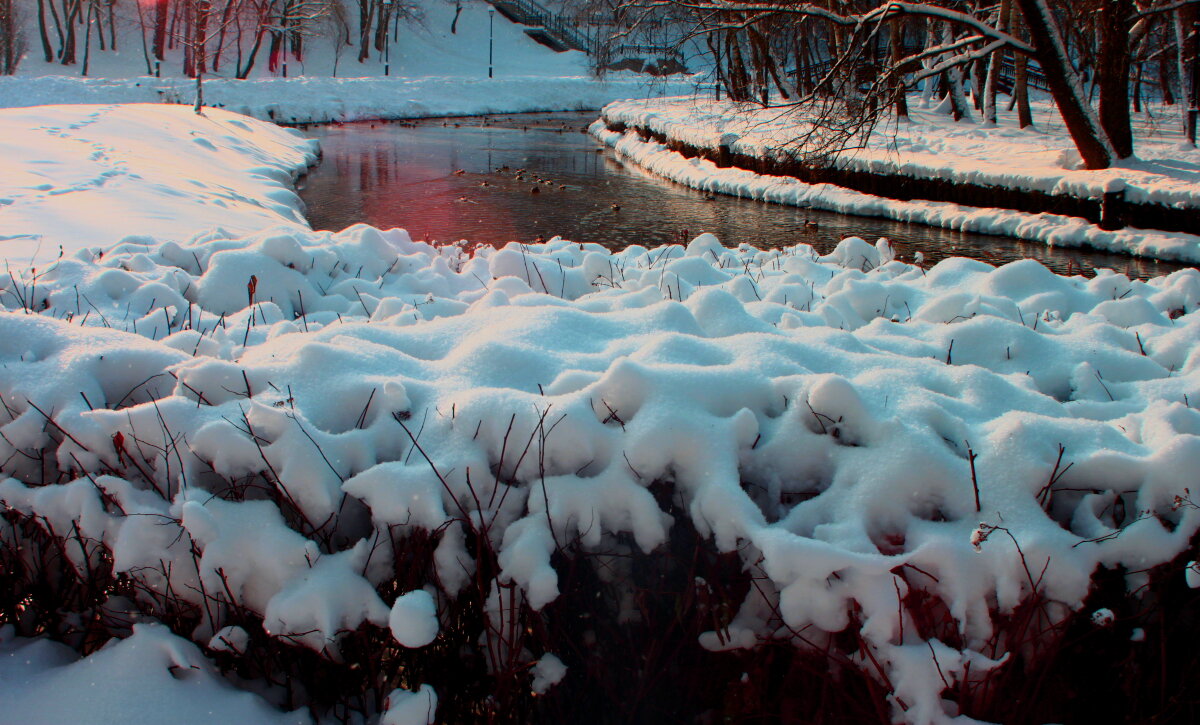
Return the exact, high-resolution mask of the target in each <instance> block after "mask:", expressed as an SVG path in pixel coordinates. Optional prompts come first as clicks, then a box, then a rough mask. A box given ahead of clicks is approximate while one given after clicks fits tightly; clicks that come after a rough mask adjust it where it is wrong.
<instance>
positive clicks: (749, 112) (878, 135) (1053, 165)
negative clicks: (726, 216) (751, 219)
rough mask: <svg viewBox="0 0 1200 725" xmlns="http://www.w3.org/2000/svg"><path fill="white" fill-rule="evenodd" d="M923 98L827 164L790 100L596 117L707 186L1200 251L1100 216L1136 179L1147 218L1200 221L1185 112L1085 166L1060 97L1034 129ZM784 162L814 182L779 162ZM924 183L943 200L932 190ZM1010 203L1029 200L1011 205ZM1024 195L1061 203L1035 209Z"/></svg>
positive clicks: (1086, 240)
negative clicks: (808, 150)
mask: <svg viewBox="0 0 1200 725" xmlns="http://www.w3.org/2000/svg"><path fill="white" fill-rule="evenodd" d="M911 107H912V109H913V110H912V113H911V120H910V121H907V122H904V123H900V124H895V123H893V124H889V125H886V126H884V127H880V128H878V129H876V130H875V131H874V132H873V134H872V135H871V137H870V139H869V140H868V141H867V143H866V144H865V146H864V147H863V148H857V149H851V150H848V151H847V152H845V153H843V154H840V155H838V156H837V157H836V159H835V161H834V162H833V163H832V164H828V165H826V166H821V165H815V166H814V165H811V164H810V165H808V166H804V165H801V164H797V163H796V162H795V160H794V159H792V158H790V157H789V156H788V155H787V153H786V152H787V149H788V144H789V142H794V140H795V139H796V138H797V136H798V135H799V134H801V133H802V132H803V130H804V126H803V123H802V122H800V121H797V120H796V118H795V117H794V116H791V115H787V114H782V113H781V112H780V110H778V109H771V110H764V109H756V108H745V107H740V106H734V105H732V104H728V103H717V102H712V101H699V100H697V99H695V98H674V99H658V100H647V101H626V102H617V103H614V104H610V105H609V106H606V107H605V108H604V110H603V111H602V118H601V121H600V122H597V123H596V124H593V126H592V129H591V130H592V133H593V134H595V135H596V136H597V137H598V138H600V139H601V140H602V141H603V142H604V143H606V144H608V145H609V146H612V147H613V148H614V149H615V150H616V151H617V152H618V153H620V154H622V155H623V156H626V157H628V158H630V159H631V160H633V161H635V162H637V163H639V164H641V165H642V166H645V167H646V168H648V169H650V170H651V171H654V172H655V173H657V174H659V175H662V176H665V177H667V178H670V179H672V180H674V181H677V182H680V183H684V184H687V185H689V186H692V187H694V188H698V189H703V190H706V191H711V192H718V193H725V194H733V195H736V196H745V197H750V198H756V199H761V200H764V201H771V202H775V203H783V204H791V205H794V206H801V207H812V208H817V209H825V210H829V211H837V212H841V213H847V214H861V215H867V216H880V217H885V218H890V219H895V220H898V221H911V222H917V223H922V224H929V225H931V226H940V227H944V228H950V229H960V230H963V231H972V232H980V233H987V234H997V235H1002V236H1010V237H1016V238H1020V239H1027V240H1030V241H1039V242H1044V243H1047V244H1054V245H1062V246H1089V247H1093V248H1096V249H1102V250H1105V251H1116V252H1124V253H1128V254H1134V255H1139V256H1147V257H1155V258H1160V259H1170V260H1178V261H1185V262H1197V261H1200V237H1198V236H1196V235H1195V234H1190V233H1185V232H1175V231H1159V230H1156V229H1142V228H1138V227H1135V226H1130V227H1125V228H1121V229H1103V228H1101V226H1100V225H1098V224H1096V223H1094V222H1096V221H1099V204H1100V202H1099V199H1100V198H1102V197H1103V196H1104V195H1105V194H1106V193H1107V192H1112V191H1116V190H1122V191H1123V201H1124V203H1125V207H1126V211H1127V212H1128V215H1129V216H1130V217H1133V218H1134V219H1135V220H1136V221H1139V222H1144V221H1151V222H1153V221H1155V220H1161V221H1162V222H1163V224H1162V226H1165V227H1167V228H1170V227H1172V226H1184V227H1186V226H1187V225H1190V224H1195V222H1194V218H1195V217H1196V215H1195V214H1194V213H1192V211H1191V210H1193V209H1196V210H1200V183H1197V182H1198V180H1200V152H1197V151H1196V150H1195V149H1193V148H1191V147H1190V146H1185V143H1184V141H1183V138H1182V134H1180V133H1179V132H1177V131H1173V130H1172V127H1171V126H1170V124H1171V123H1173V119H1168V118H1160V119H1158V122H1159V124H1160V125H1158V126H1155V127H1151V126H1150V125H1149V124H1148V123H1147V122H1143V123H1140V124H1139V129H1140V133H1139V135H1138V147H1137V148H1138V153H1139V155H1140V158H1139V159H1136V160H1127V161H1124V162H1121V164H1120V165H1118V166H1115V167H1114V168H1112V169H1107V170H1104V171H1085V170H1082V169H1080V168H1078V160H1077V155H1075V154H1074V151H1073V148H1072V146H1071V144H1070V141H1069V139H1068V138H1067V137H1066V135H1065V133H1064V132H1063V131H1062V130H1061V126H1060V124H1061V121H1058V119H1057V117H1056V116H1055V115H1054V114H1053V112H1052V109H1051V108H1050V107H1049V105H1048V104H1038V109H1037V110H1038V114H1037V121H1038V124H1037V126H1036V127H1035V128H1034V129H1027V130H1021V129H1018V128H1016V124H1015V119H1014V118H1012V115H1011V114H1008V113H1002V114H1001V116H1000V119H999V123H998V125H997V126H996V127H993V128H988V127H986V126H983V125H981V124H976V123H958V124H956V123H953V122H952V121H950V119H948V118H946V117H944V116H941V115H940V114H936V113H933V112H931V111H927V110H920V109H919V108H918V99H915V98H914V99H913V103H912V106H911ZM798 123H799V124H800V125H799V126H798V125H797V124H798ZM1056 123H1057V124H1059V125H1056ZM739 167H740V168H739ZM780 170H787V171H792V172H794V173H795V174H796V176H800V177H802V178H805V179H807V180H808V181H812V182H814V183H806V182H805V181H801V180H800V179H799V178H796V176H783V175H779V174H778V172H779V171H780ZM758 171H764V172H766V173H758ZM772 172H775V173H772ZM831 180H833V181H837V182H840V183H841V184H844V185H835V184H832V183H828V181H831ZM847 186H857V187H858V188H859V190H855V189H854V188H847ZM922 192H923V193H925V194H926V195H928V196H930V197H931V199H929V200H926V199H922V198H919V194H920V193H922ZM913 197H918V198H913ZM946 199H950V201H947V200H946ZM953 200H959V201H962V200H978V201H977V202H976V203H972V204H964V203H955V202H954V201H953ZM1005 205H1008V206H1013V207H1016V209H1006V208H1000V207H1002V206H1005ZM1039 205H1040V206H1039ZM1135 206H1136V207H1139V209H1138V210H1137V214H1134V213H1133V207H1135ZM1022 207H1024V208H1027V209H1034V210H1039V209H1042V208H1048V209H1050V210H1054V211H1060V213H1045V212H1042V213H1031V212H1030V211H1021V210H1020V209H1021V208H1022ZM1061 212H1065V213H1061ZM1082 215H1090V216H1093V219H1092V220H1089V219H1087V218H1085V216H1082Z"/></svg>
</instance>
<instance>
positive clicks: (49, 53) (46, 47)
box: [37, 0, 54, 63]
mask: <svg viewBox="0 0 1200 725" xmlns="http://www.w3.org/2000/svg"><path fill="white" fill-rule="evenodd" d="M37 18H38V37H39V38H41V41H42V56H43V57H44V58H45V59H46V62H47V63H50V62H52V61H53V60H54V51H53V50H51V49H50V33H49V31H48V30H47V29H46V0H38V11H37Z"/></svg>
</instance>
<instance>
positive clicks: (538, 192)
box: [529, 186, 542, 194]
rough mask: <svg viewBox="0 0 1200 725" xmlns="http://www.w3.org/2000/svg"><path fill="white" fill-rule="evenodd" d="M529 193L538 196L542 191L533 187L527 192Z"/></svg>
mask: <svg viewBox="0 0 1200 725" xmlns="http://www.w3.org/2000/svg"><path fill="white" fill-rule="evenodd" d="M529 193H530V194H540V193H542V190H541V189H539V188H538V187H536V186H535V187H533V188H532V189H530V190H529Z"/></svg>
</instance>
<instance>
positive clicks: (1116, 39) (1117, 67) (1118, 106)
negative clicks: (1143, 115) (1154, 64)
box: [1097, 0, 1134, 159]
mask: <svg viewBox="0 0 1200 725" xmlns="http://www.w3.org/2000/svg"><path fill="white" fill-rule="evenodd" d="M1133 13H1134V7H1133V0H1104V2H1102V3H1101V5H1100V27H1099V31H1100V32H1099V34H1100V53H1099V56H1098V58H1097V61H1098V63H1099V67H1098V68H1097V77H1098V79H1099V85H1100V124H1101V125H1102V126H1103V127H1104V132H1105V133H1107V134H1108V138H1109V140H1110V141H1111V142H1112V146H1113V150H1114V151H1116V153H1117V158H1121V159H1124V158H1128V157H1130V156H1132V155H1133V131H1132V129H1131V128H1130V126H1129V68H1130V57H1129V25H1130V23H1131V21H1132V16H1133Z"/></svg>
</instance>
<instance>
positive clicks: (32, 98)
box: [0, 41, 693, 124]
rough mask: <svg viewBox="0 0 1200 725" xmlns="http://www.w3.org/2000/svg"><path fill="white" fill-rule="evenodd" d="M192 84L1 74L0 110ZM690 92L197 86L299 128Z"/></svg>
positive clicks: (624, 85) (476, 81)
mask: <svg viewBox="0 0 1200 725" xmlns="http://www.w3.org/2000/svg"><path fill="white" fill-rule="evenodd" d="M531 42H532V41H531ZM194 85H195V84H194V82H190V81H188V80H187V79H171V78H162V79H158V78H147V77H134V78H78V77H70V76H56V77H39V78H29V77H22V76H12V77H8V76H0V108H21V107H28V106H39V105H56V104H66V103H93V104H113V103H122V104H129V103H164V104H185V105H188V106H190V104H191V103H192V102H193V101H194V99H195V94H194ZM692 88H693V85H692V83H691V82H690V81H686V80H669V81H662V80H658V79H652V78H649V77H647V76H640V75H637V74H633V73H628V72H622V73H612V74H610V75H609V76H608V77H606V78H605V79H603V80H598V79H596V78H592V77H591V76H588V75H586V74H579V75H566V76H553V77H545V76H537V75H522V76H509V77H498V78H494V79H488V78H487V77H486V75H485V76H483V77H477V78H470V77H454V76H416V77H392V78H376V77H362V78H329V77H302V78H287V79H283V78H259V79H251V80H244V81H238V80H231V79H212V80H207V81H205V82H204V102H205V104H207V105H209V106H214V107H220V108H224V109H226V110H229V111H234V112H236V113H240V114H245V115H247V116H252V117H254V118H259V119H262V120H270V121H278V122H280V123H297V124H299V123H325V122H331V121H357V120H365V119H380V118H386V119H396V118H429V117H441V116H475V115H479V114H485V113H527V112H532V111H578V110H588V109H597V108H600V107H602V106H604V105H605V104H606V103H610V102H612V101H616V100H620V99H628V98H647V97H655V96H659V95H662V94H664V93H672V94H678V93H687V92H690V91H691V89H692Z"/></svg>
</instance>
